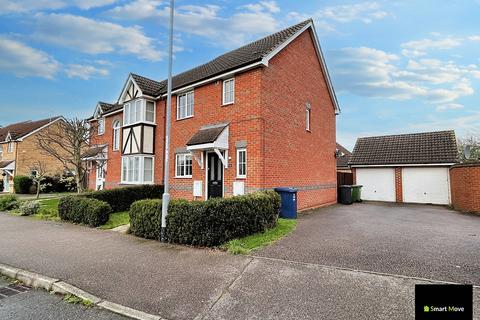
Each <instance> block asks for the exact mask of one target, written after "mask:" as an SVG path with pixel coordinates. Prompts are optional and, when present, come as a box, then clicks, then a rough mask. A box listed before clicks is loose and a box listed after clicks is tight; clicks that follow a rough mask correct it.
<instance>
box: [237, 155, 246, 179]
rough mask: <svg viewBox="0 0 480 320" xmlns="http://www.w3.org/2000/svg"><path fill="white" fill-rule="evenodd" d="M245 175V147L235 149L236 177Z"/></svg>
mask: <svg viewBox="0 0 480 320" xmlns="http://www.w3.org/2000/svg"><path fill="white" fill-rule="evenodd" d="M246 177H247V149H244V148H242V149H237V178H246Z"/></svg>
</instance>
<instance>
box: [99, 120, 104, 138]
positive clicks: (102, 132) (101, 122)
mask: <svg viewBox="0 0 480 320" xmlns="http://www.w3.org/2000/svg"><path fill="white" fill-rule="evenodd" d="M97 132H98V135H99V136H101V135H102V134H104V133H105V118H99V119H98V128H97Z"/></svg>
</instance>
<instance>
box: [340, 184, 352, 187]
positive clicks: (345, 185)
mask: <svg viewBox="0 0 480 320" xmlns="http://www.w3.org/2000/svg"><path fill="white" fill-rule="evenodd" d="M352 187H354V186H351V185H347V184H344V185H342V186H339V188H352Z"/></svg>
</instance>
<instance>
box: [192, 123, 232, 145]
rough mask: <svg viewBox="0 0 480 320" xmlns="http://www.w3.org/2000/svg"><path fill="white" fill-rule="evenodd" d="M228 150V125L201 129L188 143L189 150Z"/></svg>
mask: <svg viewBox="0 0 480 320" xmlns="http://www.w3.org/2000/svg"><path fill="white" fill-rule="evenodd" d="M215 148H217V149H228V123H222V124H217V125H210V126H205V127H202V128H200V130H198V131H197V132H196V133H195V134H194V135H193V136H192V137H191V138H190V140H188V142H187V149H188V150H200V149H215Z"/></svg>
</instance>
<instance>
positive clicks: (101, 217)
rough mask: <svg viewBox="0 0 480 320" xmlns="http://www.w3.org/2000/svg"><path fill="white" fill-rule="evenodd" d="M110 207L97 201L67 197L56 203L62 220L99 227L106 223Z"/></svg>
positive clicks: (110, 211)
mask: <svg viewBox="0 0 480 320" xmlns="http://www.w3.org/2000/svg"><path fill="white" fill-rule="evenodd" d="M110 213H112V207H111V206H110V205H109V204H108V203H106V202H103V201H100V200H97V199H88V198H83V197H78V196H67V197H63V198H61V199H60V202H59V203H58V215H59V217H60V218H61V219H62V220H67V221H72V222H75V223H83V224H87V225H89V226H91V227H99V226H101V225H104V224H105V223H107V221H108V218H109V217H110Z"/></svg>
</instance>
